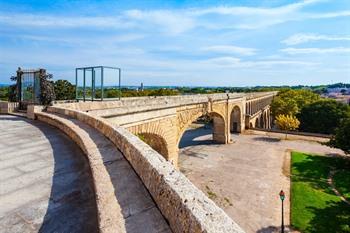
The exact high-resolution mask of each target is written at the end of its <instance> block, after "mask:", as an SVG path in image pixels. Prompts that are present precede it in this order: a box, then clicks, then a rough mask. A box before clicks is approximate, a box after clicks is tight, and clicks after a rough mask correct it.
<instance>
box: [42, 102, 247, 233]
mask: <svg viewBox="0 0 350 233" xmlns="http://www.w3.org/2000/svg"><path fill="white" fill-rule="evenodd" d="M90 104H92V103H90ZM79 108H80V107H79ZM48 111H49V112H53V113H58V114H64V115H68V116H70V117H73V118H76V119H78V120H80V121H82V122H84V123H86V124H88V125H90V126H91V127H93V128H95V129H97V130H98V131H99V132H101V133H102V134H104V135H105V136H106V137H107V138H108V139H109V140H111V141H112V142H113V144H114V145H115V146H116V147H117V148H118V149H119V150H120V151H121V152H122V153H123V155H124V156H125V158H126V159H127V160H128V161H129V162H130V164H131V165H132V167H133V169H134V170H135V172H136V173H137V174H138V175H139V177H140V178H141V180H142V181H143V183H144V185H145V186H146V188H147V189H148V191H149V192H150V194H151V195H152V197H153V199H154V200H155V202H156V204H157V206H158V208H159V209H160V211H161V212H162V214H163V216H164V217H165V218H166V219H167V220H168V222H169V224H170V227H171V228H172V230H173V231H174V232H177V233H186V232H213V233H214V232H215V233H220V232H237V233H238V232H244V231H243V230H242V229H241V228H240V227H239V226H238V225H237V224H236V223H235V222H234V221H233V220H232V219H231V218H230V217H228V215H227V214H226V213H225V212H224V211H223V210H222V209H220V208H219V207H218V206H217V205H216V204H215V203H214V202H213V201H212V200H210V199H209V198H208V197H206V196H205V194H204V193H203V192H201V191H200V190H199V189H198V188H196V187H195V186H194V185H193V184H192V183H191V182H190V181H189V180H188V179H187V178H186V177H185V176H184V175H183V174H182V173H181V172H179V171H177V170H176V169H175V167H174V166H173V165H172V164H171V163H170V162H168V161H166V160H165V158H163V157H162V156H161V155H160V154H158V153H157V152H156V151H154V150H153V149H152V148H151V147H150V146H148V145H147V144H145V143H144V142H142V141H141V140H140V139H139V138H138V137H137V136H135V135H133V134H132V133H130V132H129V131H128V130H126V129H124V128H122V127H119V126H114V125H112V124H111V123H109V122H108V121H106V120H105V119H103V118H100V117H97V116H91V115H89V114H87V113H84V112H80V111H76V110H74V109H67V108H63V107H59V106H56V107H49V108H48Z"/></svg>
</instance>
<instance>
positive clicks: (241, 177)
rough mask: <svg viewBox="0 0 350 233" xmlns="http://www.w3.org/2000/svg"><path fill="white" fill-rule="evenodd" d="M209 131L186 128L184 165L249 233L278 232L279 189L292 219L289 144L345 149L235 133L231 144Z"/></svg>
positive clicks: (323, 151) (300, 148) (315, 149)
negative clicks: (217, 140)
mask: <svg viewBox="0 0 350 233" xmlns="http://www.w3.org/2000/svg"><path fill="white" fill-rule="evenodd" d="M211 132H212V131H211V130H210V129H203V128H202V129H198V130H190V131H187V132H186V133H185V134H184V136H183V138H182V141H181V142H180V147H183V148H182V149H180V169H181V171H182V172H184V173H185V175H186V176H187V177H188V178H189V179H190V180H191V181H192V182H193V183H194V184H195V185H196V186H197V187H198V188H200V189H201V190H202V191H203V192H204V193H206V194H207V195H208V196H209V197H210V198H211V199H213V200H214V201H215V202H216V203H217V204H218V205H219V206H220V207H221V208H223V209H224V210H225V212H226V213H227V214H228V215H229V216H230V217H231V218H232V219H234V220H235V221H236V222H237V223H238V224H239V225H240V226H241V227H242V228H243V230H245V231H246V232H247V233H253V232H257V233H265V232H266V233H270V232H279V227H280V223H281V212H280V211H281V209H280V208H281V201H280V200H279V196H278V193H279V191H280V190H281V189H283V190H284V191H285V193H286V195H287V198H286V200H285V216H286V217H285V224H286V225H288V224H289V218H288V216H289V195H290V194H289V190H290V181H289V177H288V176H289V168H290V160H289V154H290V153H288V150H297V151H303V152H311V153H318V154H337V153H338V154H339V153H342V152H341V151H340V150H336V149H332V148H329V147H327V146H323V145H320V144H319V143H316V142H309V141H297V140H295V141H293V140H279V139H276V138H272V137H267V136H261V135H243V134H241V135H235V134H233V135H232V138H233V140H234V143H233V144H227V145H222V144H213V142H212V140H211V139H212V136H211ZM190 144H192V145H191V146H190Z"/></svg>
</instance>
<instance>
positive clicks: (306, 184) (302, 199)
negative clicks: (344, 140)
mask: <svg viewBox="0 0 350 233" xmlns="http://www.w3.org/2000/svg"><path fill="white" fill-rule="evenodd" d="M291 164H292V165H291V166H292V177H291V179H292V187H291V189H292V190H291V192H292V196H291V198H292V199H291V222H292V225H293V227H294V228H296V229H298V230H300V231H302V232H304V233H306V232H317V233H322V232H325V233H330V232H334V233H336V232H339V233H340V232H350V205H348V204H346V203H345V202H343V201H342V200H341V199H340V198H339V197H338V196H336V195H335V193H334V192H333V190H332V189H331V187H330V186H329V184H328V183H327V179H328V176H329V173H330V171H331V169H335V170H336V173H335V175H334V183H335V186H336V188H337V190H338V191H339V192H341V193H342V194H343V195H344V196H345V197H348V198H349V197H350V161H349V160H345V159H343V158H334V157H326V156H317V155H310V154H305V153H300V152H292V161H291Z"/></svg>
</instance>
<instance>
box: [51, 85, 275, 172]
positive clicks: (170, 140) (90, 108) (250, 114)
mask: <svg viewBox="0 0 350 233" xmlns="http://www.w3.org/2000/svg"><path fill="white" fill-rule="evenodd" d="M274 95H276V92H262V93H249V94H240V93H233V94H232V93H228V94H209V95H188V96H166V97H165V96H164V97H137V98H124V99H122V100H120V101H103V102H78V103H64V104H58V105H56V106H59V107H64V108H72V109H76V110H80V111H84V112H87V113H88V114H89V115H92V116H95V117H102V118H104V119H106V120H107V121H109V122H111V123H112V124H114V125H118V126H122V127H124V128H126V129H128V130H129V131H130V132H132V133H133V134H135V135H137V136H139V137H140V138H141V139H142V140H143V141H144V142H146V143H147V144H149V145H150V146H151V147H152V148H153V149H154V150H156V151H157V152H158V153H160V154H161V155H163V156H164V157H165V158H166V159H167V160H169V161H171V162H172V163H173V164H174V165H175V166H177V162H178V144H179V142H180V139H181V137H182V135H183V133H184V132H185V130H186V129H187V128H188V126H189V125H190V124H191V123H192V122H193V121H195V120H197V119H198V118H199V117H201V116H203V115H209V116H210V117H211V119H212V120H213V140H214V141H216V142H218V143H223V144H226V143H230V141H231V138H230V135H231V132H236V133H240V132H243V131H244V130H245V129H247V128H265V129H268V128H270V127H271V116H270V106H269V105H270V103H271V101H272V99H273V96H274Z"/></svg>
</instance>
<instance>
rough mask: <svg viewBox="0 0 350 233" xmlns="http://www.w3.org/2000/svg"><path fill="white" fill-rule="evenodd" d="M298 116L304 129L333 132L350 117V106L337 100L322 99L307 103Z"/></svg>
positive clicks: (307, 130) (301, 127)
mask: <svg viewBox="0 0 350 233" xmlns="http://www.w3.org/2000/svg"><path fill="white" fill-rule="evenodd" d="M297 117H298V119H299V120H300V122H301V125H300V129H301V130H302V131H306V132H312V133H324V134H332V133H334V130H335V128H336V127H338V126H339V125H340V122H341V121H342V120H343V119H346V118H350V107H349V106H347V105H345V104H343V103H339V102H336V101H335V100H331V99H322V100H319V101H316V102H314V103H311V104H309V105H305V106H304V107H303V108H302V109H301V111H300V113H299V114H298V115H297Z"/></svg>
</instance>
